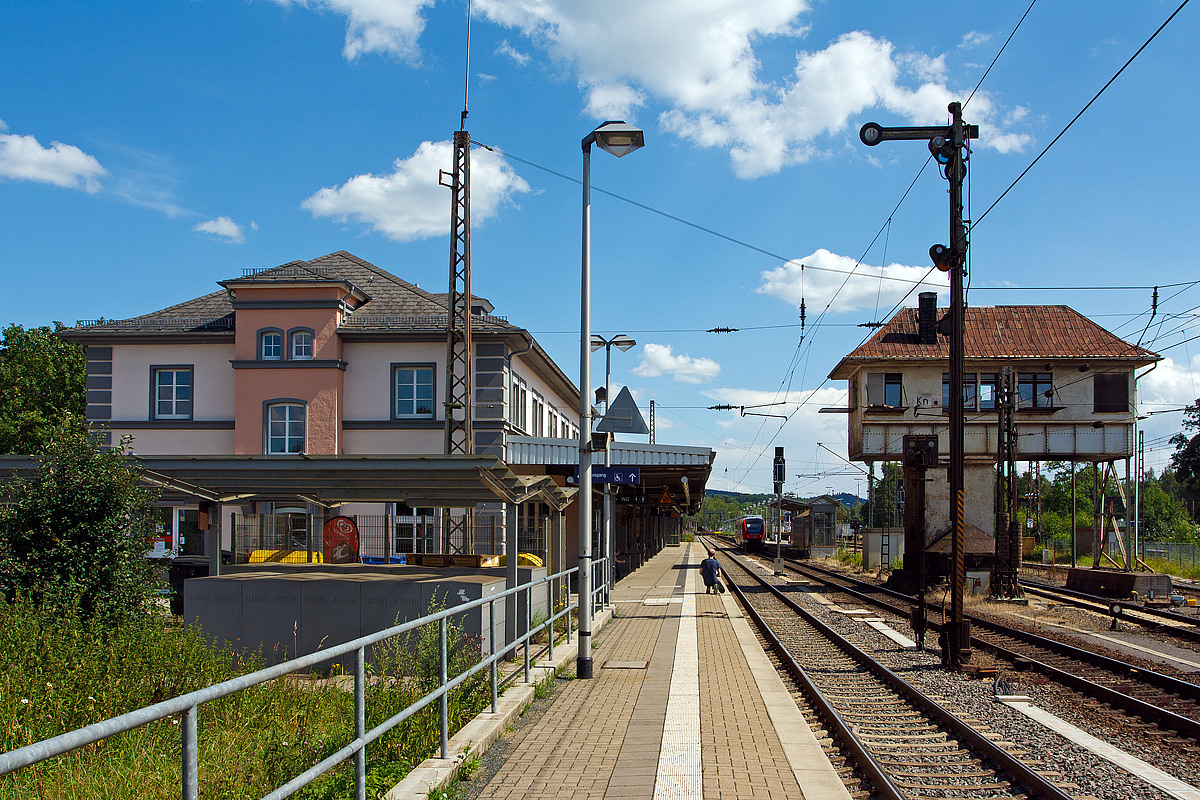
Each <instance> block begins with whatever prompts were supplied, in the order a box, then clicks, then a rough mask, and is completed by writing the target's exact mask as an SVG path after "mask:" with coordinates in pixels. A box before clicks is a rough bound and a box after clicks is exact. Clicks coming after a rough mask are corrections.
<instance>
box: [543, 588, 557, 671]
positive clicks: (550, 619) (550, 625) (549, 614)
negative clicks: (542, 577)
mask: <svg viewBox="0 0 1200 800" xmlns="http://www.w3.org/2000/svg"><path fill="white" fill-rule="evenodd" d="M550 586H551V584H549V583H547V584H546V626H547V627H546V629H547V631H548V633H549V637H550V638H549V640H548V641H549V642H550V660H551V661H553V660H554V615H555V614H556V613H557V612H556V611H555V610H554V600H553V598H552V597H551V596H550V595H551V592H550Z"/></svg>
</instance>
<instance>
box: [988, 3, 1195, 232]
mask: <svg viewBox="0 0 1200 800" xmlns="http://www.w3.org/2000/svg"><path fill="white" fill-rule="evenodd" d="M1190 2H1191V0H1183V2H1182V3H1180V4H1179V7H1178V8H1176V9H1175V10H1174V11H1173V12H1171V16H1169V17H1167V19H1166V22H1164V23H1163V24H1162V25H1159V26H1158V30H1156V31H1155V32H1154V33H1153V34H1151V35H1150V38H1149V39H1147V40H1146V41H1145V43H1144V44H1143V45H1142V46H1141V47H1139V48H1138V49H1137V52H1136V53H1134V54H1133V55H1131V56H1130V57H1129V60H1128V61H1126V62H1125V63H1124V64H1123V65H1122V66H1121V68H1120V69H1119V70H1117V71H1116V74H1114V75H1113V76H1112V77H1111V78H1109V79H1108V83H1106V84H1104V85H1103V86H1101V87H1100V91H1098V92H1096V94H1095V96H1094V97H1092V99H1091V100H1089V101H1088V102H1087V105H1085V106H1084V107H1083V108H1081V109H1080V110H1079V113H1078V114H1076V115H1075V116H1074V117H1072V118H1071V121H1070V122H1068V123H1067V125H1066V127H1065V128H1063V129H1062V130H1061V131H1059V133H1058V135H1057V136H1055V137H1054V139H1053V140H1051V142H1050V144H1048V145H1046V147H1045V148H1044V149H1043V150H1042V152H1040V153H1038V155H1037V158H1035V159H1034V160H1033V161H1031V162H1030V164H1029V166H1027V167H1026V168H1025V169H1024V170H1022V171H1021V174H1020V175H1018V176H1017V177H1016V179H1015V180H1014V181H1013V182H1012V183H1011V184H1009V186H1008V188H1007V189H1005V190H1004V191H1003V192H1001V193H1000V196H999V197H997V198H996V199H995V200H994V201H992V204H991V205H990V206H988V208H987V210H986V211H984V212H983V213H982V214H980V215H979V218H978V219H976V220H974V221H973V222H972V223H971V230H975V226H977V225H978V224H979V223H981V222H983V220H984V218H985V217H986V216H987V215H988V214H990V213H991V211H992V209H993V208H995V207H996V206H997V205H998V204H999V203H1000V201H1001V200H1003V199H1004V198H1005V197H1006V196H1007V195H1008V193H1009V192H1011V191H1012V189H1013V187H1014V186H1016V185H1017V184H1018V183H1020V181H1021V179H1022V178H1024V177H1025V176H1026V175H1027V174H1028V173H1029V171H1030V170H1031V169H1033V167H1034V165H1035V164H1037V163H1038V162H1039V161H1041V160H1042V156H1044V155H1046V153H1048V152H1049V151H1050V148H1051V147H1054V144H1055V143H1056V142H1057V141H1058V140H1059V139H1061V138H1062V137H1063V135H1065V134H1066V132H1067V131H1069V130H1070V129H1071V126H1072V125H1074V124H1075V122H1076V121H1077V120H1078V119H1079V118H1080V117H1082V116H1083V114H1084V112H1085V111H1087V110H1088V109H1089V108H1091V107H1092V103H1095V102H1096V101H1097V100H1098V99H1100V95H1102V94H1104V92H1105V90H1106V89H1108V87H1109V86H1112V84H1113V81H1115V80H1116V79H1117V78H1119V77H1120V76H1121V73H1122V72H1124V71H1125V70H1126V68H1128V67H1129V65H1130V64H1132V63H1133V61H1134V59H1136V58H1137V57H1138V56H1139V55H1141V54H1142V51H1143V50H1145V49H1146V48H1147V47H1149V46H1150V43H1151V42H1153V41H1154V40H1155V39H1156V38H1158V35H1159V34H1160V33H1162V32H1163V29H1164V28H1166V27H1167V25H1169V24H1170V22H1171V20H1173V19H1175V17H1176V15H1178V14H1179V12H1180V11H1183V7H1184V6H1186V5H1187V4H1188V3H1190Z"/></svg>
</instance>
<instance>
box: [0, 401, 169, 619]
mask: <svg viewBox="0 0 1200 800" xmlns="http://www.w3.org/2000/svg"><path fill="white" fill-rule="evenodd" d="M125 444H126V442H122V443H121V444H120V445H118V446H116V447H112V448H107V447H105V446H103V445H102V444H101V442H100V439H99V438H98V437H97V436H96V435H95V434H94V433H93V432H90V431H89V430H88V429H87V426H86V424H85V423H84V421H83V420H82V419H80V418H79V417H75V416H68V417H66V418H65V419H64V420H63V422H62V424H61V425H60V426H59V427H58V428H57V429H55V430H54V431H53V432H52V433H51V434H50V436H49V439H48V440H47V441H46V443H45V446H44V448H43V450H42V452H41V453H40V457H41V461H40V463H39V465H38V467H37V469H36V470H35V471H34V474H33V475H32V476H31V477H29V478H26V479H21V480H18V481H16V482H14V484H13V485H12V487H11V490H10V494H11V498H12V502H11V503H10V504H9V505H7V506H3V507H0V583H3V584H4V591H5V593H6V599H8V600H9V601H12V600H13V599H15V598H16V597H17V596H22V597H27V598H28V599H30V600H31V601H32V602H33V603H34V604H35V605H39V606H40V605H43V604H49V605H50V606H52V607H53V608H55V609H57V610H58V612H59V613H63V614H76V613H77V614H79V615H80V616H81V617H82V618H83V619H85V620H86V619H90V618H91V617H94V616H95V617H100V618H103V619H105V620H108V621H110V622H114V623H116V622H119V621H125V620H130V619H133V618H134V617H136V616H138V615H140V614H141V613H143V611H144V607H145V601H146V600H147V598H149V597H150V595H151V593H152V591H153V587H154V578H153V574H152V573H151V568H150V565H149V564H148V563H147V560H146V557H145V553H146V539H147V537H148V536H149V535H150V531H151V527H150V526H151V524H152V520H151V517H150V510H151V504H152V503H153V501H154V499H155V494H154V493H153V492H151V491H149V490H147V489H144V488H142V487H141V486H139V485H138V474H137V472H136V471H135V470H134V469H133V468H132V467H131V466H130V465H129V464H128V463H127V461H126V458H125Z"/></svg>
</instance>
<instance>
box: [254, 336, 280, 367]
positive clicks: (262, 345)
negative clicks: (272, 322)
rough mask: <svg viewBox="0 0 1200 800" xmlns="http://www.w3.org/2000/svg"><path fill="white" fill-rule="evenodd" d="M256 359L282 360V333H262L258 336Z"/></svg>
mask: <svg viewBox="0 0 1200 800" xmlns="http://www.w3.org/2000/svg"><path fill="white" fill-rule="evenodd" d="M258 357H259V358H260V359H262V360H263V361H282V360H283V333H281V332H280V331H277V330H268V331H263V332H261V333H260V334H259V335H258Z"/></svg>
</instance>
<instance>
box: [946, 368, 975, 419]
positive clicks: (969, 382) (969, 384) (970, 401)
mask: <svg viewBox="0 0 1200 800" xmlns="http://www.w3.org/2000/svg"><path fill="white" fill-rule="evenodd" d="M962 388H963V410H964V411H974V410H975V403H976V400H977V395H978V394H979V386H978V385H977V384H976V383H975V373H974V372H968V373H964V374H963V387H962ZM942 409H943V410H945V411H946V412H947V413H949V411H950V373H949V372H943V373H942Z"/></svg>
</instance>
